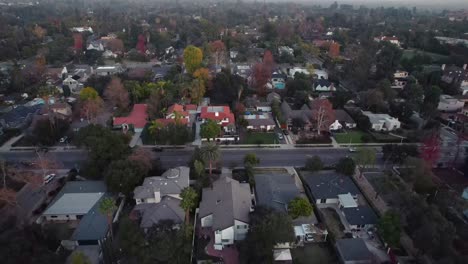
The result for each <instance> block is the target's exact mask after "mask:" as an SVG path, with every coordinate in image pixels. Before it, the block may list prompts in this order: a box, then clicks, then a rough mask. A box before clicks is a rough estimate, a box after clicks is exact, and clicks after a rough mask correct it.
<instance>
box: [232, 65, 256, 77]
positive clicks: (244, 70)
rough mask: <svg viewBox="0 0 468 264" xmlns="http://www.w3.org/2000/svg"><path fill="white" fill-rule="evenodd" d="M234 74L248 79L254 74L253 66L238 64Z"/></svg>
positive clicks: (234, 68)
mask: <svg viewBox="0 0 468 264" xmlns="http://www.w3.org/2000/svg"><path fill="white" fill-rule="evenodd" d="M233 73H234V74H237V75H239V76H240V77H242V78H244V79H247V78H248V77H249V76H250V75H251V74H252V66H250V64H237V65H235V66H234V67H233Z"/></svg>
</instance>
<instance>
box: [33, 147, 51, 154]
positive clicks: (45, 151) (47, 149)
mask: <svg viewBox="0 0 468 264" xmlns="http://www.w3.org/2000/svg"><path fill="white" fill-rule="evenodd" d="M36 152H44V153H47V152H49V148H48V147H39V148H37V149H36Z"/></svg>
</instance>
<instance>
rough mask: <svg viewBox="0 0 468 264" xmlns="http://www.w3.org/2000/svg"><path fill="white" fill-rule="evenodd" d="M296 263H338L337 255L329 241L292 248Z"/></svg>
mask: <svg viewBox="0 0 468 264" xmlns="http://www.w3.org/2000/svg"><path fill="white" fill-rule="evenodd" d="M291 255H292V258H293V263H294V264H306V263H308V264H315V263H317V264H322V263H323V264H332V263H338V260H337V258H336V255H335V253H334V251H333V249H332V248H330V246H329V245H328V243H314V244H308V245H305V246H304V247H298V248H294V249H291Z"/></svg>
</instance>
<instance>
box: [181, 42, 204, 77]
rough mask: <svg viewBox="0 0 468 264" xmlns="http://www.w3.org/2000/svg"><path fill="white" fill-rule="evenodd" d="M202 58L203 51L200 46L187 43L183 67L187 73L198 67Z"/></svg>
mask: <svg viewBox="0 0 468 264" xmlns="http://www.w3.org/2000/svg"><path fill="white" fill-rule="evenodd" d="M202 60H203V52H202V50H201V49H200V48H197V47H195V46H193V45H189V46H187V47H186V48H185V49H184V63H185V68H186V69H187V71H188V72H189V73H193V72H195V70H197V69H198V68H200V65H201V62H202Z"/></svg>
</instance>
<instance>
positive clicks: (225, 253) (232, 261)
mask: <svg viewBox="0 0 468 264" xmlns="http://www.w3.org/2000/svg"><path fill="white" fill-rule="evenodd" d="M197 235H198V237H209V239H210V240H209V242H208V245H207V246H206V247H205V253H206V254H207V255H210V256H214V257H219V258H222V259H223V261H224V263H225V264H239V252H238V250H237V248H236V246H235V245H231V246H228V247H225V248H223V249H222V250H215V249H214V246H213V245H214V240H215V239H214V233H213V231H212V230H211V228H200V229H198V232H197Z"/></svg>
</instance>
